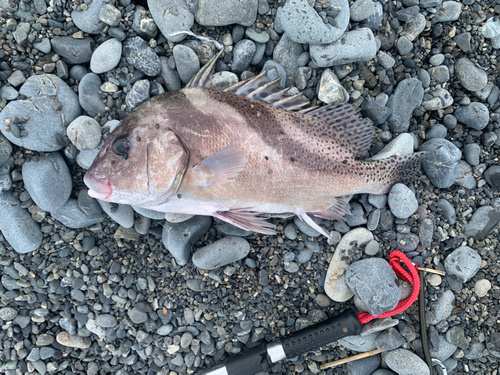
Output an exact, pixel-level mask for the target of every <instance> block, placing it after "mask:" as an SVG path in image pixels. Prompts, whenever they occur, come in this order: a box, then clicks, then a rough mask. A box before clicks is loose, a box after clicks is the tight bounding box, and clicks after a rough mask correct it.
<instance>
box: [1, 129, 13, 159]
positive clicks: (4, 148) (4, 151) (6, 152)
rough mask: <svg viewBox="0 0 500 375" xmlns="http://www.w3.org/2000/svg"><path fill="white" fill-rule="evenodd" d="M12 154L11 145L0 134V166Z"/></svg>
mask: <svg viewBox="0 0 500 375" xmlns="http://www.w3.org/2000/svg"><path fill="white" fill-rule="evenodd" d="M11 154H12V145H11V144H10V142H9V141H8V140H7V138H5V137H4V136H3V135H2V134H0V166H3V165H4V164H6V163H7V161H8V160H9V158H10V155H11Z"/></svg>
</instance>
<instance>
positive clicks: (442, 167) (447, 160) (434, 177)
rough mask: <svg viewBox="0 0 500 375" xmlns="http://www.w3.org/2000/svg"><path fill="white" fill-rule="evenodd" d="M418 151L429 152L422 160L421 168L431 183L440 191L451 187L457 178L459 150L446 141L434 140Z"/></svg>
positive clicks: (460, 154)
mask: <svg viewBox="0 0 500 375" xmlns="http://www.w3.org/2000/svg"><path fill="white" fill-rule="evenodd" d="M420 151H428V152H429V153H428V154H427V155H426V156H425V158H424V159H423V160H422V168H423V170H424V172H425V174H426V175H427V177H428V178H429V180H430V181H431V183H432V184H433V185H434V186H436V187H437V188H440V189H445V188H448V187H450V186H451V185H453V183H454V182H455V180H456V178H457V177H458V164H457V161H458V160H460V159H461V157H462V153H461V152H460V150H459V149H458V148H457V147H456V146H455V145H454V144H453V143H451V142H450V141H447V140H446V139H442V138H435V139H431V140H430V141H427V142H425V143H424V144H423V145H422V146H420Z"/></svg>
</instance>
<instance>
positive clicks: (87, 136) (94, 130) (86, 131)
mask: <svg viewBox="0 0 500 375" xmlns="http://www.w3.org/2000/svg"><path fill="white" fill-rule="evenodd" d="M66 133H67V135H68V138H69V139H70V141H71V143H73V144H74V145H75V146H76V148H77V149H78V150H87V149H92V148H96V147H97V146H99V144H100V143H101V126H100V125H99V123H98V122H97V121H96V120H94V119H93V118H92V117H88V116H79V117H77V118H76V119H74V120H73V121H72V122H71V124H69V125H68V127H67V129H66Z"/></svg>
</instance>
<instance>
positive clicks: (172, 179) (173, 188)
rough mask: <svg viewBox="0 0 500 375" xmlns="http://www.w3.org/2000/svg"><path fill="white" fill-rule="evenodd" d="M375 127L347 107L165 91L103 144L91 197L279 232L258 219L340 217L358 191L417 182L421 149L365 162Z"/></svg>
mask: <svg viewBox="0 0 500 375" xmlns="http://www.w3.org/2000/svg"><path fill="white" fill-rule="evenodd" d="M372 137H373V130H372V127H371V125H370V124H369V123H368V122H367V121H366V120H362V119H360V118H359V115H358V113H357V110H356V108H354V107H353V106H351V105H348V104H337V105H328V106H324V107H320V108H317V109H314V110H312V111H310V112H309V113H307V114H304V113H297V112H292V111H288V110H285V109H282V108H279V107H277V106H276V105H272V104H268V103H266V102H263V101H258V100H254V99H252V98H249V97H246V96H244V95H236V94H234V93H230V92H220V91H215V90H212V89H209V88H205V87H190V88H185V89H182V90H180V91H176V92H169V93H165V94H162V95H158V96H156V97H154V98H152V99H150V100H149V101H147V102H145V103H143V104H142V105H140V106H139V107H138V108H137V109H135V110H134V111H133V112H131V113H130V114H129V115H128V116H127V117H126V118H125V119H124V120H123V121H122V122H121V123H120V125H119V126H118V127H117V128H116V129H115V130H114V131H113V132H112V133H111V135H110V136H109V137H108V138H107V139H106V141H105V143H104V145H103V147H102V149H101V150H100V152H99V154H98V155H97V157H96V159H95V160H94V163H93V164H92V166H91V167H90V168H89V169H88V171H87V173H86V175H85V178H84V180H85V183H86V184H87V185H88V187H89V188H90V191H89V195H91V196H93V197H95V198H98V199H103V200H107V201H110V202H117V203H126V204H132V205H136V206H141V207H145V208H149V209H154V210H157V211H161V212H174V213H186V214H195V215H211V216H214V217H217V218H220V219H222V220H224V221H227V222H229V223H231V224H233V225H236V226H238V227H240V228H243V229H246V230H252V231H255V232H259V233H264V234H273V233H275V232H274V229H273V226H272V225H271V224H270V223H268V222H267V221H266V220H265V219H264V218H262V217H260V216H259V214H261V213H265V214H280V213H285V212H291V213H294V214H296V215H298V216H299V217H301V218H302V219H303V220H305V221H306V222H307V223H308V224H310V225H311V226H313V227H314V228H315V229H317V230H319V231H320V232H321V233H323V234H324V235H325V236H328V233H326V232H325V231H324V229H323V228H321V227H320V226H318V225H317V224H316V223H315V222H314V221H313V220H312V219H311V216H310V215H314V216H317V217H321V218H324V219H331V220H341V219H342V217H343V216H344V215H345V214H346V213H347V212H348V198H345V197H346V196H351V195H353V194H359V193H372V194H385V193H387V192H388V191H389V189H390V188H391V186H392V185H393V184H395V183H397V182H402V183H408V182H410V181H411V179H412V177H413V174H414V171H415V169H416V168H417V167H418V165H419V162H420V160H421V159H422V157H423V156H424V153H414V154H412V155H403V156H393V157H390V158H388V159H385V160H378V161H365V160H359V157H360V156H362V155H364V154H366V153H367V151H368V149H369V147H370V145H371V142H372Z"/></svg>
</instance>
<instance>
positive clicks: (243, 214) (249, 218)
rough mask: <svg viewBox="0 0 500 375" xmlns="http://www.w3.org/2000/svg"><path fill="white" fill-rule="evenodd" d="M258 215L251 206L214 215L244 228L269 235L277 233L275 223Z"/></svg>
mask: <svg viewBox="0 0 500 375" xmlns="http://www.w3.org/2000/svg"><path fill="white" fill-rule="evenodd" d="M257 215H258V213H256V212H252V211H251V209H250V208H243V209H236V210H229V211H218V212H216V213H214V214H213V216H214V217H216V218H218V219H221V220H223V221H225V222H227V223H229V224H232V225H234V226H236V227H238V228H241V229H244V230H248V231H252V232H257V233H262V234H269V235H274V234H276V231H275V230H274V225H273V224H271V223H269V222H268V221H267V220H266V218H264V217H259V216H257Z"/></svg>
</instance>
